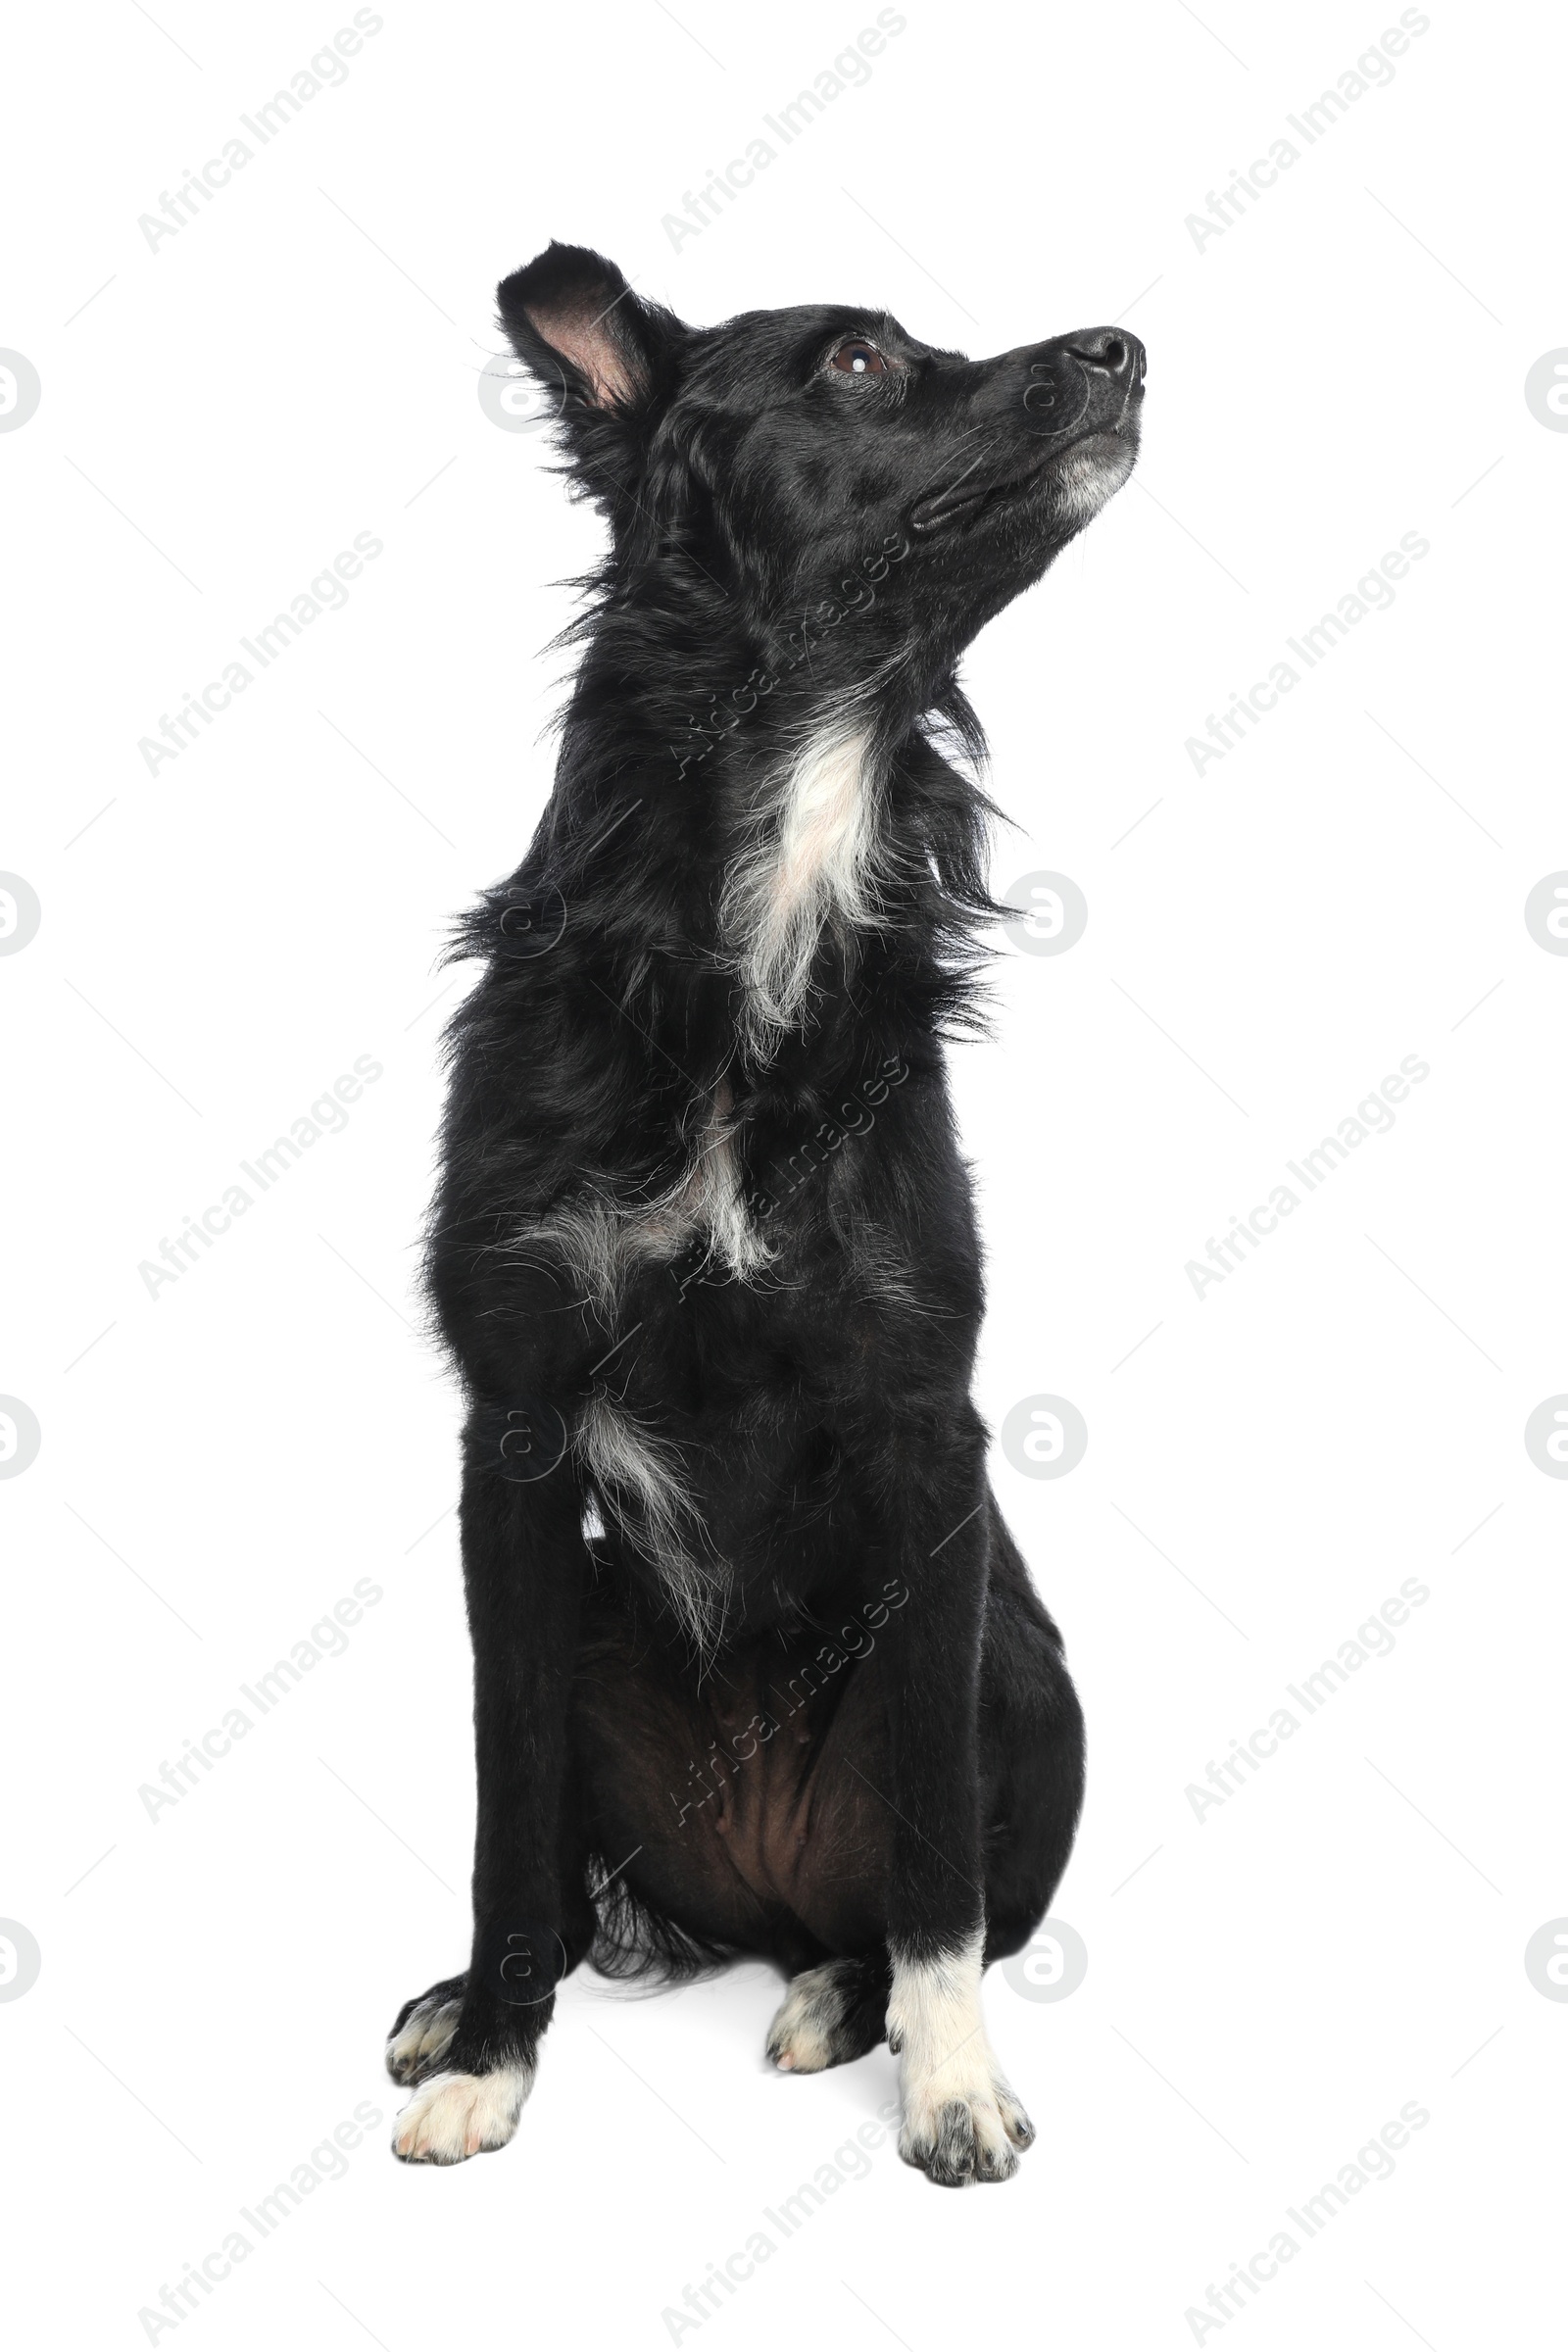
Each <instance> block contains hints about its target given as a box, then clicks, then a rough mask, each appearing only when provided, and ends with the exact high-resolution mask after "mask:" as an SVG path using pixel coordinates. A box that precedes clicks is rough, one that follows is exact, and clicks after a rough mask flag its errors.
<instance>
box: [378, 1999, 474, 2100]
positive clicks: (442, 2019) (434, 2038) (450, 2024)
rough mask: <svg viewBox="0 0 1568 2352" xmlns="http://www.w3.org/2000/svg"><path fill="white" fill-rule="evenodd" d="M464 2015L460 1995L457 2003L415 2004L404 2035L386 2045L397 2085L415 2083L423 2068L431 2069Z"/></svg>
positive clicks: (389, 2063) (390, 2070)
mask: <svg viewBox="0 0 1568 2352" xmlns="http://www.w3.org/2000/svg"><path fill="white" fill-rule="evenodd" d="M462 2011H463V2000H462V1996H461V1994H460V1995H459V1996H458V1997H457V1998H456V1999H454V2000H445V2001H444V2000H439V1999H435V2000H423V2001H417V2002H416V2003H415V2005H414V2007H413V2008H412V2009H411V2010H410V2012H409V2015H408V2018H407V2020H406V2022H405V2023H404V2026H403V2028H402V2031H401V2032H400V2033H397V2034H393V2036H392V2038H391V2040H390V2041H389V2042H388V2043H387V2045H386V2065H387V2072H388V2074H389V2075H390V2076H391V2077H392V2080H393V2082H413V2081H414V2079H415V2077H416V2075H417V2072H418V2071H419V2069H420V2068H421V2067H423V2068H426V2069H427V2068H428V2067H429V2066H430V2065H431V2064H432V2063H433V2062H434V2061H435V2060H436V2059H437V2058H439V2057H440V2055H441V2052H442V2051H443V2050H444V2049H445V2048H446V2046H447V2043H448V2042H449V2041H450V2040H451V2039H452V2036H453V2034H455V2033H456V2032H457V2030H458V2019H459V2017H460V2016H461V2014H462Z"/></svg>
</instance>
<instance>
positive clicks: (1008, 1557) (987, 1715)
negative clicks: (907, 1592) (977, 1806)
mask: <svg viewBox="0 0 1568 2352" xmlns="http://www.w3.org/2000/svg"><path fill="white" fill-rule="evenodd" d="M990 1529H991V1577H990V1583H989V1586H988V1589H987V1593H986V1622H985V1638H984V1642H983V1646H982V1650H981V1661H980V1725H979V1731H980V1740H979V1747H980V1781H981V1809H982V1812H981V1818H982V1832H981V1835H982V1839H983V1845H984V1854H985V1884H986V1941H985V1961H986V1965H987V1966H988V1967H989V1965H990V1963H991V1962H992V1961H993V1960H1001V1959H1004V1958H1005V1956H1006V1955H1007V1954H1008V1953H1009V1952H1016V1951H1018V1950H1019V1949H1020V1948H1021V1946H1022V1945H1023V1944H1025V1943H1026V1942H1027V1941H1028V1939H1029V1937H1030V1936H1031V1935H1032V1934H1033V1932H1034V1930H1035V1929H1036V1928H1037V1927H1038V1926H1039V1924H1040V1922H1041V1920H1042V1919H1043V1918H1044V1916H1045V1914H1046V1912H1047V1910H1048V1909H1049V1908H1050V1905H1051V1898H1052V1896H1053V1895H1054V1892H1055V1890H1056V1887H1057V1884H1058V1882H1059V1880H1060V1878H1061V1874H1062V1872H1063V1870H1064V1869H1065V1868H1066V1865H1067V1856H1068V1854H1069V1853H1070V1852H1071V1850H1072V1841H1073V1834H1074V1832H1075V1830H1076V1829H1077V1826H1078V1811H1079V1807H1080V1805H1081V1804H1082V1802H1083V1789H1084V1730H1083V1714H1082V1711H1081V1709H1080V1707H1079V1705H1078V1697H1077V1693H1076V1692H1075V1691H1074V1690H1073V1687H1072V1683H1071V1680H1070V1678H1069V1676H1068V1673H1067V1668H1066V1663H1065V1661H1064V1659H1063V1657H1062V1648H1061V1637H1060V1635H1059V1634H1058V1633H1057V1632H1056V1629H1055V1627H1054V1624H1053V1623H1052V1621H1051V1619H1050V1617H1049V1616H1048V1615H1047V1613H1046V1611H1045V1609H1044V1608H1043V1607H1042V1605H1041V1603H1040V1599H1039V1597H1038V1595H1037V1594H1036V1593H1035V1590H1034V1587H1033V1585H1032V1584H1031V1583H1030V1581H1029V1572H1028V1570H1027V1569H1026V1568H1025V1566H1024V1563H1023V1559H1022V1556H1021V1554H1020V1553H1019V1550H1018V1546H1017V1545H1016V1544H1014V1542H1013V1540H1012V1538H1011V1536H1010V1535H1009V1534H1008V1533H1007V1530H1006V1527H1005V1525H1004V1523H1003V1518H1002V1512H1001V1510H1000V1508H999V1507H998V1504H997V1499H996V1496H995V1495H992V1496H991V1498H990Z"/></svg>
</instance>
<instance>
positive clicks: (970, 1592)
mask: <svg viewBox="0 0 1568 2352" xmlns="http://www.w3.org/2000/svg"><path fill="white" fill-rule="evenodd" d="M985 1491H986V1490H985V1461H984V1452H983V1446H982V1444H981V1443H980V1441H979V1440H978V1438H973V1439H967V1440H965V1441H964V1442H963V1443H961V1444H955V1443H951V1442H950V1443H949V1444H948V1445H946V1446H944V1445H942V1444H941V1443H940V1442H939V1441H937V1440H936V1439H935V1438H933V1439H932V1441H931V1443H930V1444H929V1446H927V1447H926V1449H925V1451H924V1454H923V1458H921V1459H920V1460H919V1461H918V1462H916V1460H915V1459H914V1458H913V1457H912V1456H909V1455H906V1457H905V1460H904V1463H903V1465H902V1469H901V1474H900V1475H899V1477H898V1479H897V1481H896V1493H897V1496H898V1499H897V1501H896V1503H895V1506H894V1507H895V1520H896V1526H897V1547H898V1551H899V1553H900V1556H901V1565H902V1570H903V1576H904V1580H905V1582H906V1583H907V1588H908V1598H907V1601H906V1602H905V1603H904V1604H903V1605H902V1606H901V1608H900V1610H899V1612H898V1615H897V1617H896V1618H895V1619H894V1620H893V1624H894V1625H895V1626H896V1627H897V1634H896V1638H895V1641H894V1643H893V1650H892V1657H891V1661H890V1662H891V1664H892V1668H893V1672H892V1676H891V1681H890V1713H891V1729H892V1753H893V1778H894V1787H893V1789H891V1790H889V1791H888V1792H887V1793H888V1796H889V1798H890V1801H891V1803H892V1805H893V1806H894V1808H895V1820H894V1823H893V1872H892V1878H891V1882H890V1887H889V1895H888V1949H889V1955H890V1958H891V1961H892V1968H893V1984H892V1990H891V1993H890V1995H889V1999H888V2044H889V2047H890V2048H891V2049H893V2050H895V2051H897V2052H898V2054H899V2060H900V2073H901V2089H902V2092H903V2099H904V2125H903V2130H902V2131H901V2133H900V2137H899V2153H900V2155H901V2156H903V2157H904V2159H905V2161H906V2162H907V2163H908V2164H914V2165H918V2166H919V2167H920V2168H921V2169H922V2171H924V2172H925V2173H927V2174H928V2175H929V2176H930V2178H931V2179H932V2180H935V2181H939V2182H940V2183H942V2184H943V2185H944V2186H946V2187H961V2186H963V2185H964V2184H965V2183H967V2182H968V2181H971V2180H1006V2179H1007V2177H1008V2176H1009V2175H1010V2174H1012V2173H1014V2172H1016V2170H1017V2165H1018V2160H1017V2156H1016V2154H1015V2152H1014V2151H1015V2150H1016V2149H1018V2148H1024V2147H1027V2146H1028V2145H1029V2142H1030V2141H1031V2140H1032V2138H1033V2137H1034V2127H1033V2126H1032V2125H1031V2123H1030V2121H1029V2118H1028V2116H1027V2115H1026V2114H1025V2113H1024V2110H1023V2108H1022V2107H1021V2106H1020V2104H1019V2102H1018V2100H1017V2099H1016V2098H1015V2097H1014V2096H1013V2093H1012V2091H1011V2090H1010V2089H1009V2087H1008V2085H1007V2082H1006V2079H1005V2076H1004V2075H1003V2073H1002V2071H1001V2069H1000V2067H999V2066H998V2065H997V2062H996V2060H995V2058H994V2057H993V2056H992V2053H991V2045H990V2043H989V2042H988V2040H987V2038H986V2031H985V2026H984V2023H983V2022H982V2019H981V2015H980V1973H981V1968H982V1965H983V1953H984V1948H985V1891H984V1863H983V1859H982V1853H981V1839H980V1769H979V1748H978V1717H979V1691H980V1649H981V1640H982V1634H983V1630H984V1621H985V1599H986V1578H987V1555H988V1543H989V1539H988V1534H987V1514H986V1511H985V1509H984V1496H985Z"/></svg>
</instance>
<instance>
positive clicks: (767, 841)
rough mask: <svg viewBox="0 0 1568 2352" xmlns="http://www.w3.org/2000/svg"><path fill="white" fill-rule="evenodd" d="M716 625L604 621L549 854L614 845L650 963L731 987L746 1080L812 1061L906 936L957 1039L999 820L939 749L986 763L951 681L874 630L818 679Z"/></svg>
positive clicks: (828, 662)
mask: <svg viewBox="0 0 1568 2352" xmlns="http://www.w3.org/2000/svg"><path fill="white" fill-rule="evenodd" d="M876 617H877V618H878V619H880V615H878V616H876ZM706 619H707V623H708V625H709V627H710V628H711V637H712V640H713V642H712V643H711V645H709V644H707V643H706V642H703V640H702V639H701V638H700V636H699V634H698V632H697V631H695V630H694V628H693V627H692V616H691V615H690V614H688V613H684V612H683V613H668V612H663V611H660V610H657V609H656V610H653V611H650V610H649V609H647V608H645V607H642V606H635V605H627V604H622V605H620V606H618V607H617V606H615V605H614V604H611V605H609V606H608V607H605V608H601V610H600V612H599V613H597V614H596V615H595V616H594V619H593V621H592V622H591V623H590V625H589V627H588V628H587V630H586V631H585V632H584V633H585V635H586V637H587V640H588V645H587V651H586V654H585V657H584V661H583V664H582V668H581V670H580V672H579V675H578V678H577V681H576V686H575V689H574V692H573V695H572V700H571V705H570V708H569V711H568V713H567V718H566V725H565V730H564V744H563V754H562V761H561V768H560V773H559V777H558V783H557V792H556V799H555V802H554V803H553V804H552V811H551V822H550V824H549V825H548V826H547V829H546V830H547V832H555V833H556V834H557V835H558V836H559V835H567V834H569V835H570V836H572V837H574V838H575V840H577V841H584V842H586V841H588V840H592V839H596V838H597V839H601V840H604V841H606V843H607V850H606V857H607V858H608V859H610V860H611V861H613V866H614V869H615V870H616V871H618V872H619V873H620V874H622V875H623V876H625V878H626V884H625V886H626V888H627V889H628V890H633V889H634V890H635V894H636V904H637V907H638V908H639V909H641V910H645V911H644V914H643V919H642V920H641V921H640V922H639V923H638V925H637V928H638V929H639V930H640V932H641V934H642V938H641V943H640V944H641V948H642V952H643V953H644V955H646V954H648V953H649V952H650V951H652V953H653V954H654V955H656V956H668V957H669V960H670V965H671V968H670V970H669V971H668V972H667V973H666V980H667V984H668V988H669V989H670V990H671V991H678V990H679V989H680V988H682V987H683V986H686V985H695V984H696V983H697V980H698V977H699V976H700V975H701V973H702V972H704V971H705V970H706V971H707V972H708V973H709V974H710V975H711V976H712V978H713V979H715V980H717V981H718V982H719V983H720V992H721V994H722V996H723V997H724V999H725V1000H726V1002H727V1004H728V1007H729V1021H730V1025H731V1029H732V1033H733V1039H734V1045H735V1048H736V1050H737V1051H738V1053H739V1054H740V1056H741V1059H742V1061H743V1062H744V1063H746V1064H750V1065H753V1066H755V1067H758V1068H761V1067H764V1066H766V1065H768V1064H770V1063H776V1061H777V1060H778V1058H779V1056H780V1054H781V1053H784V1054H786V1055H787V1056H788V1057H789V1058H792V1059H794V1058H798V1057H797V1056H795V1055H793V1054H789V1053H788V1050H789V1048H790V1046H791V1043H792V1041H799V1040H801V1039H802V1038H803V1037H805V1036H809V1034H810V1033H811V1032H812V1031H813V1030H817V1031H818V1032H819V1029H820V1023H819V1020H818V1017H817V1016H818V1015H819V1014H820V1011H821V1008H822V997H823V992H824V988H829V989H831V988H833V987H835V986H838V987H842V985H843V983H844V981H845V980H846V979H847V978H848V976H849V975H850V974H852V973H856V972H861V971H863V970H864V969H865V968H866V967H867V964H868V961H869V960H872V959H874V955H875V951H876V950H877V947H878V943H879V942H880V943H883V944H884V945H885V943H886V942H887V941H888V939H889V938H891V937H892V935H894V934H895V933H900V934H902V936H903V946H904V960H905V963H906V965H907V973H908V975H909V976H910V980H911V986H912V987H913V989H914V993H915V994H916V995H918V993H919V975H920V973H921V971H922V969H923V968H924V967H926V966H930V967H932V968H931V969H930V970H929V971H928V972H927V973H926V989H927V995H928V996H929V997H930V999H931V1002H932V1005H933V1007H934V1008H935V1009H934V1011H933V1019H935V1018H936V1017H939V1014H940V1011H941V1010H945V1009H947V1008H948V1007H947V1006H946V1005H944V1006H942V1007H936V999H937V998H941V997H947V998H949V999H955V1000H956V994H957V989H956V983H953V982H952V980H951V975H950V978H949V979H948V980H940V979H938V977H937V975H936V970H935V967H936V966H937V965H938V964H940V963H941V962H942V959H943V956H944V954H945V952H946V951H947V950H949V949H951V948H952V947H953V946H954V945H955V944H956V942H957V940H958V937H959V934H960V933H962V931H963V930H964V927H965V925H966V924H969V923H972V921H973V920H974V919H975V918H976V916H977V914H979V913H981V912H983V911H984V910H985V909H986V907H987V904H988V902H987V900H986V893H985V888H984V880H983V874H982V870H981V869H982V850H983V834H984V829H985V819H986V816H987V815H988V813H989V804H988V803H987V802H986V801H985V799H984V796H983V794H981V793H980V791H979V790H978V787H977V786H976V785H975V784H974V783H973V782H972V781H971V780H970V778H969V777H968V776H966V775H965V774H963V773H961V772H960V770H959V769H958V768H956V767H955V766H953V765H952V764H950V763H949V762H948V761H947V760H944V759H943V758H942V757H941V755H940V753H939V752H937V751H936V750H935V748H934V747H933V744H932V741H931V733H932V728H931V724H930V720H929V718H928V715H927V714H928V713H929V712H930V711H932V709H933V708H934V709H935V710H936V711H938V712H939V713H940V714H942V715H944V716H945V717H946V718H947V720H948V721H949V723H950V725H955V726H956V729H957V731H958V733H959V735H960V736H961V737H962V738H963V740H964V742H965V745H966V748H967V749H968V751H969V752H970V754H971V755H975V754H977V753H978V750H979V734H978V728H977V727H976V726H975V723H974V721H973V718H972V714H970V713H969V712H968V710H967V706H966V705H964V704H963V702H962V698H961V696H960V695H959V694H958V692H957V688H956V683H955V682H954V680H953V678H952V674H951V668H950V669H949V670H948V672H947V674H946V675H944V674H943V671H942V668H941V665H940V664H939V663H936V662H932V661H931V660H930V659H929V657H928V658H927V660H926V661H925V662H923V663H922V662H921V661H920V659H919V658H918V656H917V653H916V652H915V650H914V649H911V648H909V647H907V645H904V644H902V643H901V642H900V641H899V640H898V639H897V638H896V637H894V636H893V635H892V634H891V633H890V630H889V629H888V628H886V627H883V628H878V627H874V626H873V625H872V619H871V616H866V617H865V618H857V617H855V616H850V617H847V618H846V619H845V621H844V623H843V625H842V627H841V628H840V629H839V630H838V631H837V632H836V633H835V634H833V635H832V636H831V637H830V639H829V640H828V642H826V643H825V644H818V645H816V646H813V647H810V648H809V651H808V653H807V655H806V656H805V657H804V658H803V657H801V656H800V655H799V654H798V653H792V651H791V645H792V640H791V634H790V632H789V631H787V630H783V629H780V630H778V631H776V632H775V631H771V630H770V631H768V632H767V633H766V635H765V637H764V638H762V639H761V641H760V640H759V637H758V636H757V635H756V634H750V633H747V634H743V632H742V631H741V629H740V628H739V626H738V625H737V624H736V621H735V618H734V615H733V613H729V612H725V613H716V612H715V613H709V614H708V615H707V616H706ZM697 643H702V644H703V650H702V652H701V654H700V655H699V654H698V653H696V652H695V651H694V645H695V644H697ZM781 648H782V649H783V650H782V651H781ZM759 655H760V657H761V658H760V659H759ZM770 662H771V664H772V666H771V667H769V663H770ZM612 829H613V830H612ZM544 870H545V872H546V874H548V872H549V868H548V865H547V866H546V868H545V869H544ZM593 879H594V881H595V882H596V883H598V884H600V885H601V886H602V885H603V884H604V883H605V882H606V881H607V879H608V876H604V875H597V874H596V875H595V876H594V877H593ZM559 886H560V887H561V888H562V890H563V892H564V896H565V897H566V898H567V900H568V902H569V900H570V898H571V891H570V889H569V888H568V886H567V883H566V881H565V879H564V876H563V877H561V878H560V884H559ZM613 929H615V930H616V931H617V932H618V933H619V935H620V936H621V937H625V936H626V930H625V926H624V925H622V924H617V925H614V926H613ZM656 941H657V942H658V943H659V945H658V946H657V947H656V946H655V944H654V943H655V942H656Z"/></svg>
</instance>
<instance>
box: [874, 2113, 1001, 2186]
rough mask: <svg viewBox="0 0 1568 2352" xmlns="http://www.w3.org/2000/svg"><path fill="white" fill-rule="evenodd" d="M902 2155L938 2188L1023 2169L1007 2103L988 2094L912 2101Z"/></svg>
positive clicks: (901, 2136) (902, 2135)
mask: <svg viewBox="0 0 1568 2352" xmlns="http://www.w3.org/2000/svg"><path fill="white" fill-rule="evenodd" d="M1013 2104H1016V2102H1013ZM1019 2112H1020V2113H1021V2112H1022V2110H1021V2109H1020V2110H1019ZM899 2154H900V2155H901V2156H902V2157H903V2158H904V2161H905V2163H906V2164H912V2165H914V2166H916V2167H917V2168H918V2170H919V2171H921V2172H922V2173H924V2174H925V2176H926V2178H927V2179H928V2180H934V2181H935V2182H936V2184H937V2186H938V2187H939V2188H967V2187H968V2186H969V2184H970V2182H971V2181H975V2180H1011V2178H1012V2176H1013V2174H1014V2173H1015V2172H1016V2171H1017V2169H1018V2158H1017V2155H1016V2153H1015V2152H1014V2149H1013V2147H1012V2144H1011V2142H1010V2139H1009V2137H1008V2133H1007V2129H1006V2125H1005V2121H1004V2118H1003V2112H1002V2108H1001V2106H1000V2105H999V2103H998V2101H997V2100H996V2099H995V2098H993V2097H988V2096H986V2095H985V2094H983V2093H976V2094H974V2095H972V2096H970V2097H968V2098H960V2099H944V2100H942V2101H940V2102H935V2101H927V2100H922V2099H920V2098H919V2097H915V2098H912V2099H910V2100H908V2101H907V2106H906V2112H905V2119H904V2129H903V2131H901V2132H900V2134H899Z"/></svg>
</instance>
